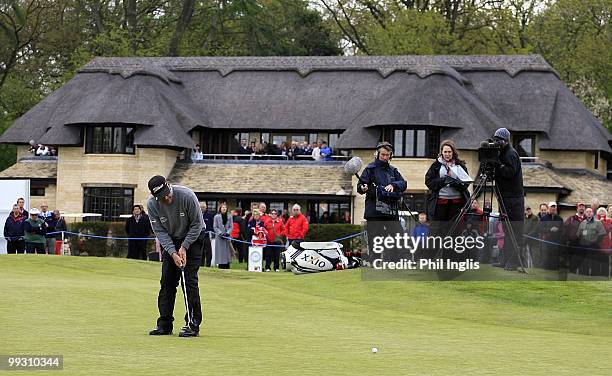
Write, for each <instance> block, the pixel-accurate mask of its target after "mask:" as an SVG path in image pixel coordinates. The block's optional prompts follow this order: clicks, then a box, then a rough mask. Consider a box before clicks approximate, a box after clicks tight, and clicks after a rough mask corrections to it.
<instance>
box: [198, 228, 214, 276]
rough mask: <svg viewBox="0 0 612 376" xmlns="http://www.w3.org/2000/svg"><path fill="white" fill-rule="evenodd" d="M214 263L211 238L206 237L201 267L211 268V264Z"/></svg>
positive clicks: (203, 240)
mask: <svg viewBox="0 0 612 376" xmlns="http://www.w3.org/2000/svg"><path fill="white" fill-rule="evenodd" d="M211 261H212V246H211V245H210V237H209V236H208V235H206V236H205V237H204V238H202V260H201V262H200V266H206V267H207V268H210V263H211Z"/></svg>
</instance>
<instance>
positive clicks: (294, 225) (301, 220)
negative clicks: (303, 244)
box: [286, 213, 308, 239]
mask: <svg viewBox="0 0 612 376" xmlns="http://www.w3.org/2000/svg"><path fill="white" fill-rule="evenodd" d="M307 232H308V220H307V219H306V217H305V216H304V214H302V213H300V214H298V216H297V217H294V216H291V217H289V220H288V221H287V229H286V234H287V239H304V237H305V236H306V233H307Z"/></svg>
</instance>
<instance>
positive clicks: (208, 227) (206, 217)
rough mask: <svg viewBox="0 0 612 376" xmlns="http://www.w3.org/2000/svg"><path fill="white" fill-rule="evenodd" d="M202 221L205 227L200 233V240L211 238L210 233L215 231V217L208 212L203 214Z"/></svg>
mask: <svg viewBox="0 0 612 376" xmlns="http://www.w3.org/2000/svg"><path fill="white" fill-rule="evenodd" d="M202 220H203V221H204V227H203V228H202V232H201V233H200V239H207V238H210V232H209V231H214V230H213V215H212V214H210V212H209V211H208V210H206V211H205V212H202Z"/></svg>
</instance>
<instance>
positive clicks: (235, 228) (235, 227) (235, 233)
mask: <svg viewBox="0 0 612 376" xmlns="http://www.w3.org/2000/svg"><path fill="white" fill-rule="evenodd" d="M231 236H232V238H233V239H238V238H240V223H238V222H233V224H232V233H231Z"/></svg>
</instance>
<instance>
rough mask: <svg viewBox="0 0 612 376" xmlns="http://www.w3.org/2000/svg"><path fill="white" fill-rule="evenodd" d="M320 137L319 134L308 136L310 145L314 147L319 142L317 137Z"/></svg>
mask: <svg viewBox="0 0 612 376" xmlns="http://www.w3.org/2000/svg"><path fill="white" fill-rule="evenodd" d="M318 136H319V135H318V134H317V133H311V134H309V135H308V143H309V144H310V145H312V144H313V143H314V142H317V141H318V139H317V137H318Z"/></svg>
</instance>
